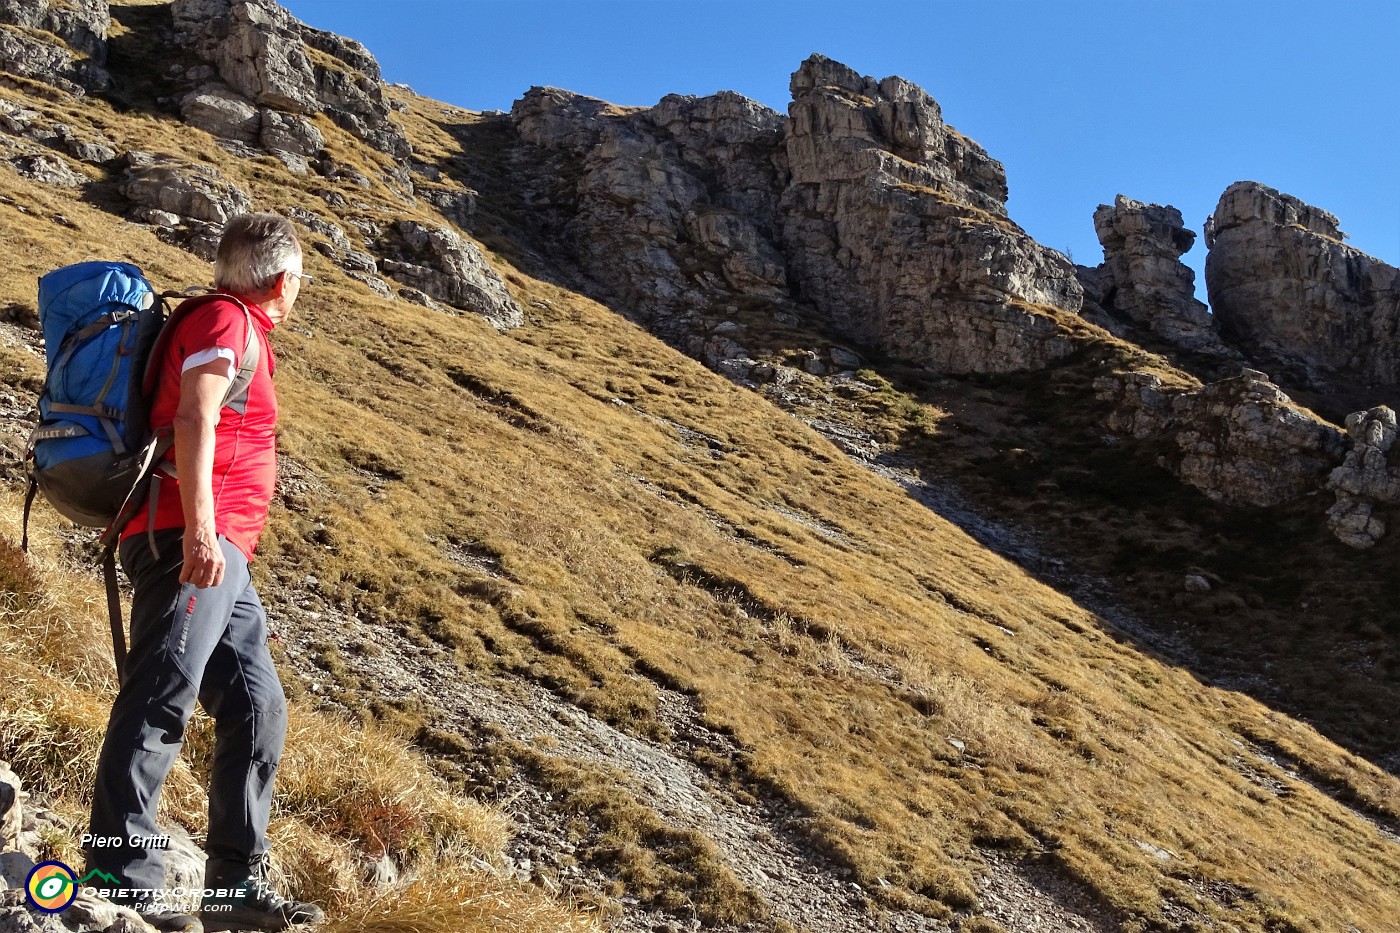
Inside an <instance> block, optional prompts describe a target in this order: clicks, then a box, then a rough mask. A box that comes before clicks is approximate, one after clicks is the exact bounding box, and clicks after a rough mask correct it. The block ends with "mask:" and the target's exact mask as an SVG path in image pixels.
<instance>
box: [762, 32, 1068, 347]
mask: <svg viewBox="0 0 1400 933" xmlns="http://www.w3.org/2000/svg"><path fill="white" fill-rule="evenodd" d="M791 87H792V94H793V102H792V105H791V106H790V107H789V108H788V114H789V117H790V119H789V120H788V122H787V124H786V132H785V139H784V143H785V149H786V156H787V165H788V169H789V171H790V173H791V177H790V181H789V183H788V185H787V188H786V190H785V191H784V193H783V196H782V202H781V238H780V239H781V247H782V252H783V254H784V256H785V257H786V258H787V263H788V269H789V271H790V279H791V280H792V281H793V283H794V284H795V286H796V290H797V292H798V294H799V296H800V297H801V298H804V299H806V300H807V301H809V302H811V303H812V304H814V305H815V306H816V307H817V308H818V309H819V310H821V311H822V312H823V314H824V315H825V316H826V317H827V319H828V320H829V322H830V324H831V326H832V327H833V328H834V329H835V330H836V331H837V332H838V333H841V334H843V335H845V336H846V337H848V338H850V339H853V340H856V341H858V342H861V343H866V344H870V345H874V346H877V347H879V348H880V349H882V350H884V351H886V352H888V353H890V354H891V355H893V356H897V357H901V358H904V359H911V360H914V361H916V362H920V363H923V364H925V365H927V366H930V367H931V368H934V369H937V370H941V371H945V372H1005V371H1011V370H1019V369H1026V368H1033V367H1038V366H1042V365H1045V364H1047V363H1049V362H1051V361H1052V360H1055V359H1058V358H1060V357H1062V356H1064V355H1066V354H1068V353H1069V352H1070V350H1071V349H1072V346H1073V344H1072V341H1071V340H1070V338H1069V336H1068V334H1067V333H1066V331H1065V330H1064V329H1063V328H1061V327H1060V326H1059V324H1058V323H1057V320H1056V315H1057V314H1059V313H1070V314H1072V313H1075V312H1077V311H1078V310H1079V307H1080V305H1081V303H1082V300H1083V290H1082V288H1081V286H1080V285H1079V282H1078V280H1077V279H1076V277H1075V275H1074V267H1073V265H1072V264H1071V263H1070V262H1069V260H1068V259H1066V258H1065V257H1064V256H1062V255H1060V254H1059V253H1057V252H1055V251H1053V250H1049V249H1046V248H1045V247H1042V246H1041V245H1040V244H1038V243H1036V242H1035V241H1034V240H1033V239H1031V238H1030V237H1029V236H1027V235H1026V234H1025V232H1024V231H1022V230H1021V228H1020V227H1018V226H1016V225H1015V224H1014V223H1012V222H1011V220H1010V219H1009V218H1008V217H1007V215H1006V207H1005V202H1006V195H1007V189H1006V178H1005V173H1004V171H1003V170H1002V167H1001V163H999V162H997V161H996V160H994V159H992V158H991V157H990V156H988V155H987V153H986V152H985V151H984V150H983V149H982V148H981V147H980V146H978V145H977V144H976V143H974V142H972V141H971V140H970V139H968V138H967V137H965V136H963V135H962V134H960V133H958V132H957V131H956V130H954V129H953V128H952V127H950V126H948V125H947V124H945V123H944V122H943V119H942V114H941V111H940V109H939V107H938V104H937V103H936V102H935V101H934V100H933V99H932V98H931V97H929V95H928V94H927V93H925V92H924V91H923V90H922V89H920V88H918V87H917V86H915V85H913V84H911V83H909V82H907V81H905V80H903V79H902V78H886V79H884V80H883V81H876V80H874V79H873V78H868V77H863V76H861V75H860V74H858V73H857V72H855V71H853V70H851V69H850V68H847V67H846V66H844V65H841V64H840V63H838V62H833V61H831V60H830V59H827V58H825V57H823V56H820V55H815V56H812V57H811V58H809V59H808V60H807V61H805V62H804V63H803V64H802V66H801V68H799V69H798V71H797V72H796V73H795V74H794V75H793V77H792V84H791Z"/></svg>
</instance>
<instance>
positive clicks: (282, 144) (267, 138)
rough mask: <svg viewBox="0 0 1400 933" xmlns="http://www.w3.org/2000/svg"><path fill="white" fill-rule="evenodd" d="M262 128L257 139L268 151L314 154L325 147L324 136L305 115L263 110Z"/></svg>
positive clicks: (304, 154)
mask: <svg viewBox="0 0 1400 933" xmlns="http://www.w3.org/2000/svg"><path fill="white" fill-rule="evenodd" d="M260 116H261V118H262V129H261V132H260V133H259V136H258V141H259V142H260V143H261V144H262V147H263V148H264V149H267V150H269V151H280V152H289V153H292V154H293V155H303V156H310V155H315V154H316V153H318V152H320V151H321V150H322V149H324V148H325V147H326V138H325V137H324V136H322V135H321V131H320V130H318V129H317V128H316V125H315V124H314V123H312V122H311V121H310V120H308V119H307V118H306V117H300V116H296V115H294V114H290V113H282V112H281V111H278V110H263V111H262V112H261V114H260Z"/></svg>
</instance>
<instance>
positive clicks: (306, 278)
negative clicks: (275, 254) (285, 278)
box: [287, 269, 316, 285]
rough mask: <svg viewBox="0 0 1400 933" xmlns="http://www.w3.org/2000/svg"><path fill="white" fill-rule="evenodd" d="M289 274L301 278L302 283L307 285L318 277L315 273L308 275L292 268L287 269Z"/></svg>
mask: <svg viewBox="0 0 1400 933" xmlns="http://www.w3.org/2000/svg"><path fill="white" fill-rule="evenodd" d="M287 275H294V276H296V277H297V278H299V279H301V281H302V283H303V284H305V285H310V284H311V283H312V282H313V281H315V279H316V276H314V275H307V274H305V273H303V272H293V271H292V270H290V269H288V270H287Z"/></svg>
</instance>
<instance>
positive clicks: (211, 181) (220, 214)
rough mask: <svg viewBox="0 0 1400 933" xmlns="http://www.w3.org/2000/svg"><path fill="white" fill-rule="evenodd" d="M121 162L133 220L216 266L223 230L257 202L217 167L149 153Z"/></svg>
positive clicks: (124, 191)
mask: <svg viewBox="0 0 1400 933" xmlns="http://www.w3.org/2000/svg"><path fill="white" fill-rule="evenodd" d="M122 162H123V164H124V168H125V171H124V172H123V174H122V181H121V185H120V190H121V193H122V194H123V195H124V196H125V197H126V198H127V199H128V200H129V201H131V202H132V208H131V211H130V212H129V214H128V216H129V217H130V218H131V219H132V220H135V221H137V222H139V223H146V224H150V225H151V226H152V227H154V228H156V230H157V232H158V233H160V234H161V235H162V236H163V237H165V238H166V239H169V240H170V241H172V242H174V243H177V244H179V245H181V246H183V247H185V248H186V249H189V250H190V251H191V252H193V253H194V254H195V255H197V256H199V257H201V258H203V259H208V260H211V261H212V260H213V258H214V254H215V252H216V250H217V249H218V242H219V235H220V234H221V233H222V231H223V225H224V224H225V223H227V222H228V220H229V219H230V218H232V217H234V216H235V215H237V214H241V213H243V212H245V211H247V210H250V209H251V208H252V204H253V202H252V199H251V198H249V197H248V195H247V194H246V193H245V192H244V191H243V190H242V189H240V188H238V187H237V186H236V185H234V184H233V183H232V182H230V181H228V180H227V179H226V178H224V176H223V175H222V174H221V173H220V172H219V170H218V169H216V168H214V167H213V166H212V165H204V164H197V163H194V162H186V161H184V160H183V159H177V158H175V157H174V156H170V155H165V154H161V153H155V154H153V153H149V152H128V153H127V154H126V155H125V156H123V158H122Z"/></svg>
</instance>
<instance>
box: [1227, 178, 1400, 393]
mask: <svg viewBox="0 0 1400 933" xmlns="http://www.w3.org/2000/svg"><path fill="white" fill-rule="evenodd" d="M1345 236H1346V235H1345V234H1344V233H1342V232H1341V230H1340V229H1339V226H1338V220H1337V218H1336V217H1334V216H1333V215H1332V214H1329V213H1328V212H1326V211H1324V210H1321V209H1319V208H1316V207H1312V206H1310V205H1308V204H1305V203H1303V202H1302V201H1300V200H1298V199H1297V198H1295V197H1292V196H1290V195H1286V194H1282V193H1280V192H1278V191H1275V190H1274V189H1273V188H1269V187H1267V186H1265V185H1261V184H1258V183H1257V182H1237V183H1236V184H1233V185H1231V186H1230V187H1229V188H1227V189H1226V190H1225V193H1224V194H1223V195H1222V196H1221V198H1220V203H1219V204H1218V205H1217V206H1216V209H1215V213H1214V214H1213V215H1212V216H1211V218H1210V220H1209V221H1208V222H1207V227H1206V240H1207V245H1208V246H1209V247H1210V254H1209V256H1208V257H1207V260H1206V286H1207V288H1208V289H1209V292H1210V303H1211V307H1212V308H1213V309H1214V311H1215V315H1216V317H1217V318H1218V319H1219V321H1220V327H1221V331H1222V332H1223V333H1224V334H1225V335H1226V337H1227V338H1229V339H1231V340H1233V341H1235V342H1236V343H1237V344H1238V345H1239V346H1240V348H1241V349H1243V350H1244V351H1245V352H1247V353H1249V354H1251V355H1252V356H1254V357H1256V358H1257V359H1258V360H1260V361H1261V362H1265V363H1268V364H1271V365H1277V366H1280V367H1282V371H1283V372H1285V373H1286V374H1287V375H1288V377H1289V378H1290V379H1293V380H1297V381H1299V382H1300V383H1302V384H1306V385H1308V386H1310V387H1315V388H1324V389H1325V388H1327V387H1328V386H1329V385H1330V384H1331V383H1332V382H1333V381H1334V380H1336V379H1346V380H1353V381H1357V382H1360V383H1363V384H1370V385H1378V386H1394V385H1396V384H1397V383H1400V269H1396V268H1394V267H1393V266H1389V265H1386V264H1385V263H1383V262H1381V261H1379V260H1377V259H1373V258H1372V257H1370V256H1367V255H1366V254H1365V253H1362V252H1360V251H1359V250H1355V249H1352V248H1351V247H1349V246H1347V245H1346V244H1345V243H1343V242H1342V241H1343V239H1345Z"/></svg>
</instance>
